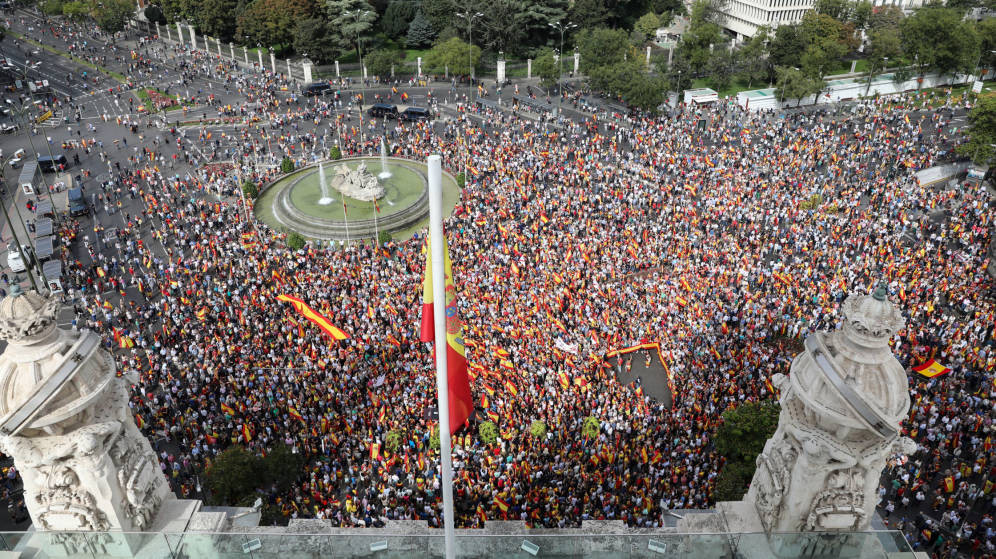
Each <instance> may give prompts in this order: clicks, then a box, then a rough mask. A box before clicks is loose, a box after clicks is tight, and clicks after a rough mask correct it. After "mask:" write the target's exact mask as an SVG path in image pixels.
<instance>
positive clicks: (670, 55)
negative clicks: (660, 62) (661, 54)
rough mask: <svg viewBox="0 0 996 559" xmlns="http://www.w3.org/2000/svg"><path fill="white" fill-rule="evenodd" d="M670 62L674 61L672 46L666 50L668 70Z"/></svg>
mask: <svg viewBox="0 0 996 559" xmlns="http://www.w3.org/2000/svg"><path fill="white" fill-rule="evenodd" d="M672 60H674V46H673V45H672V46H671V48H669V49H667V67H668V68H670V67H671V61H672Z"/></svg>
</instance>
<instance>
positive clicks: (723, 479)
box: [712, 463, 754, 502]
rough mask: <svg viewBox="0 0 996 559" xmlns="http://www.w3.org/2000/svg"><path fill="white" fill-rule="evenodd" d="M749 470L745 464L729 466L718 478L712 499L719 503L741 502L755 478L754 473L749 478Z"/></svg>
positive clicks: (726, 466)
mask: <svg viewBox="0 0 996 559" xmlns="http://www.w3.org/2000/svg"><path fill="white" fill-rule="evenodd" d="M747 474H748V472H747V469H746V468H744V465H743V464H736V463H734V464H727V465H725V466H723V470H722V471H721V472H719V475H717V476H716V485H715V487H714V488H713V491H712V497H713V499H715V500H716V501H717V502H718V501H739V500H740V499H743V497H744V495H745V494H746V493H747V488H748V486H749V485H750V482H751V480H752V479H753V478H754V472H753V471H751V472H750V477H748V475H747Z"/></svg>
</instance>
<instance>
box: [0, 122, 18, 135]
mask: <svg viewBox="0 0 996 559" xmlns="http://www.w3.org/2000/svg"><path fill="white" fill-rule="evenodd" d="M14 132H17V125H16V124H10V123H7V124H4V125H2V126H0V134H13V133H14Z"/></svg>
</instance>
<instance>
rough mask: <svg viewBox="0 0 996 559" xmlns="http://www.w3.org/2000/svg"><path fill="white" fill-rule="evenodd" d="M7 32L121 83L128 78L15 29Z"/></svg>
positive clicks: (125, 81) (126, 81)
mask: <svg viewBox="0 0 996 559" xmlns="http://www.w3.org/2000/svg"><path fill="white" fill-rule="evenodd" d="M7 33H8V34H9V35H12V36H14V37H17V38H18V39H20V40H22V41H24V42H25V43H29V44H32V45H34V46H36V47H38V48H40V49H44V50H46V51H48V52H50V53H52V54H55V55H58V56H61V57H63V58H66V59H69V60H72V61H73V62H75V63H76V64H79V65H80V66H85V67H87V68H90V69H91V70H96V71H98V72H102V73H104V74H107V75H108V76H110V77H112V78H114V79H115V80H117V81H119V82H121V83H128V78H127V77H125V76H124V75H122V74H119V73H117V72H112V71H110V70H108V69H106V68H103V67H102V66H97V65H96V64H94V63H92V62H87V61H86V60H83V59H82V58H79V57H77V56H73V55H71V54H69V53H68V52H63V51H61V50H59V49H57V48H55V47H51V46H48V45H46V44H43V43H39V42H38V41H35V40H34V39H29V38H28V37H25V36H24V35H21V34H20V33H17V32H16V31H10V30H8V31H7Z"/></svg>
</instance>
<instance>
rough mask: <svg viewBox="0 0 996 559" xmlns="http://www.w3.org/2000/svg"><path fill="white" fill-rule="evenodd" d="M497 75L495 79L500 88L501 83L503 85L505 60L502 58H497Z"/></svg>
mask: <svg viewBox="0 0 996 559" xmlns="http://www.w3.org/2000/svg"><path fill="white" fill-rule="evenodd" d="M497 74H498V77H497V81H498V86H499V87H501V85H502V84H503V83H505V59H504V58H499V59H498V68H497Z"/></svg>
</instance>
